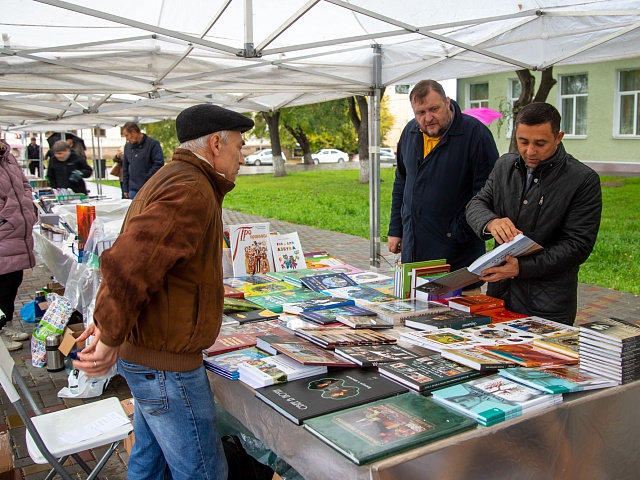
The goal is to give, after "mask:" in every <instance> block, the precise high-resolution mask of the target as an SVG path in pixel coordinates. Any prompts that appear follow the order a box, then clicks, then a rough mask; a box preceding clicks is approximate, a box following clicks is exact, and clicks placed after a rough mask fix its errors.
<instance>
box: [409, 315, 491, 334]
mask: <svg viewBox="0 0 640 480" xmlns="http://www.w3.org/2000/svg"><path fill="white" fill-rule="evenodd" d="M489 323H491V317H489V316H487V315H478V314H475V313H467V312H462V311H460V310H447V311H444V312H438V313H425V314H422V315H419V316H417V317H411V318H407V319H405V321H404V325H405V326H406V327H410V328H415V329H416V330H438V329H439V328H454V329H456V330H461V329H463V328H469V327H477V326H480V325H488V324H489Z"/></svg>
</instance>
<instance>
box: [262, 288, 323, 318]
mask: <svg viewBox="0 0 640 480" xmlns="http://www.w3.org/2000/svg"><path fill="white" fill-rule="evenodd" d="M316 298H326V295H324V294H322V293H318V292H314V291H313V290H309V289H308V288H298V289H295V290H288V291H284V292H278V293H271V294H269V295H257V296H254V297H251V301H252V302H254V303H256V304H258V305H260V307H262V308H264V309H267V310H271V311H272V312H275V313H280V312H282V306H283V305H284V304H285V303H294V302H302V301H304V300H312V299H316Z"/></svg>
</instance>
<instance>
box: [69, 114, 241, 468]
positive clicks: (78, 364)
mask: <svg viewBox="0 0 640 480" xmlns="http://www.w3.org/2000/svg"><path fill="white" fill-rule="evenodd" d="M252 127H253V121H252V120H250V119H248V118H247V117H245V116H244V115H241V114H239V113H236V112H232V111H230V110H227V109H224V108H221V107H218V106H214V105H209V104H203V105H195V106H193V107H190V108H187V109H186V110H184V111H183V112H181V113H180V114H179V115H178V117H177V119H176V131H177V135H178V140H179V141H180V146H179V147H178V148H177V149H176V151H175V152H174V154H173V159H172V161H171V162H170V163H168V164H167V165H165V166H164V167H162V168H161V169H160V170H159V171H158V172H157V173H156V174H155V175H154V176H153V177H151V179H149V181H148V182H146V183H145V184H144V186H143V187H142V188H141V189H140V191H139V192H138V194H137V195H136V198H135V199H134V200H133V202H132V203H131V206H130V207H129V211H128V212H127V216H126V218H125V220H124V224H123V227H122V231H121V233H120V236H119V237H118V239H117V240H116V242H115V243H114V245H113V247H112V248H110V249H109V250H105V252H104V253H103V254H102V256H101V258H100V267H101V271H102V283H101V285H100V290H99V291H98V296H97V299H96V306H95V311H94V316H93V319H94V322H95V323H94V324H92V325H90V327H89V328H88V329H87V330H86V331H85V332H84V334H83V335H82V336H81V337H80V338H81V339H82V338H86V337H88V336H89V335H90V334H91V333H95V334H96V338H95V339H94V340H93V342H92V343H91V344H90V346H89V347H87V348H85V349H84V350H83V351H82V352H81V353H80V354H79V355H78V356H79V358H80V361H75V362H74V367H75V368H78V369H80V370H83V371H85V372H87V374H88V375H89V376H96V375H104V374H105V373H107V372H108V371H109V369H110V367H111V366H112V365H113V364H114V363H115V362H116V361H118V371H119V373H120V374H121V375H122V376H123V377H124V378H125V379H126V380H127V383H128V384H129V388H130V389H131V393H132V395H133V397H134V398H135V412H134V431H135V435H136V441H135V445H134V447H133V450H132V452H131V456H130V459H129V465H128V478H129V480H138V479H143V478H144V479H157V480H160V479H162V478H173V479H174V480H180V479H181V480H191V479H195V478H227V464H226V460H225V456H224V451H223V448H222V444H221V442H220V438H219V435H218V432H217V428H216V410H215V405H214V400H213V393H212V392H211V389H210V386H209V381H208V378H207V374H206V371H205V369H204V367H203V365H202V350H203V349H205V348H208V347H210V346H211V345H212V344H213V343H214V342H215V340H216V337H217V336H218V333H219V331H220V325H221V323H222V312H223V308H224V304H223V303H224V302H223V300H224V288H223V284H222V274H223V272H222V248H223V245H222V242H223V240H222V237H223V223H222V201H223V199H224V196H225V194H226V193H228V192H229V191H230V190H231V189H233V188H234V186H235V183H234V182H235V179H236V175H237V173H238V170H239V168H240V165H241V164H243V156H242V153H241V149H242V145H243V144H244V141H243V139H242V132H245V131H247V130H249V129H251V128H252ZM165 471H170V474H168V473H166V475H168V476H165Z"/></svg>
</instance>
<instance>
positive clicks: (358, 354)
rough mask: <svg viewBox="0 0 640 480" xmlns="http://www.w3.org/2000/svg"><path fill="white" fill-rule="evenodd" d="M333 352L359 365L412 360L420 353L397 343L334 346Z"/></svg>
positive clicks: (374, 365) (366, 365) (369, 365)
mask: <svg viewBox="0 0 640 480" xmlns="http://www.w3.org/2000/svg"><path fill="white" fill-rule="evenodd" d="M335 352H336V354H338V355H340V356H341V357H344V358H346V359H347V360H350V361H352V362H354V363H357V364H358V365H360V366H361V367H376V366H378V365H379V364H382V363H389V362H399V361H401V360H412V359H414V358H419V357H420V356H421V355H422V354H420V353H417V352H414V351H413V350H409V349H407V348H404V347H401V346H399V345H362V346H355V347H336V349H335Z"/></svg>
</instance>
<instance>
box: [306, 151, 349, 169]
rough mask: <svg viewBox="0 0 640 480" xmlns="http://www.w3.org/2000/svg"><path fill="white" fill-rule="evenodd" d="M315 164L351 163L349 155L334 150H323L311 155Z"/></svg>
mask: <svg viewBox="0 0 640 480" xmlns="http://www.w3.org/2000/svg"><path fill="white" fill-rule="evenodd" d="M311 158H312V159H313V163H315V164H316V165H317V164H319V163H344V162H348V161H349V154H347V153H345V152H343V151H342V150H336V149H334V148H323V149H320V150H318V151H317V152H315V153H312V154H311Z"/></svg>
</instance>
